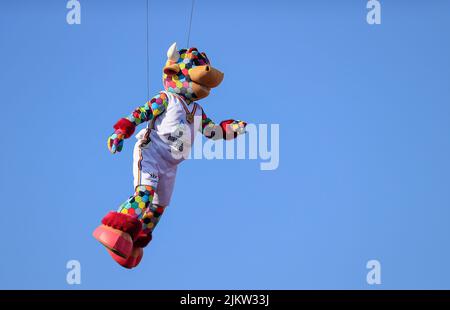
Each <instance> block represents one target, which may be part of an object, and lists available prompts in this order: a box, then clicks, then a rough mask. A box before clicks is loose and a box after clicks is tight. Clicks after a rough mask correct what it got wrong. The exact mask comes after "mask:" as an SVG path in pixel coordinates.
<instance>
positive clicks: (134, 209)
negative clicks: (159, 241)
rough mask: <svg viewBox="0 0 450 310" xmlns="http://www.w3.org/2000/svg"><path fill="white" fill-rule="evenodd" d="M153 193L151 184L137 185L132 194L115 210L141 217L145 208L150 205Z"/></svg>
mask: <svg viewBox="0 0 450 310" xmlns="http://www.w3.org/2000/svg"><path fill="white" fill-rule="evenodd" d="M154 195H155V190H154V189H153V188H152V187H151V186H146V185H140V186H137V187H136V192H135V194H134V196H131V197H130V198H128V200H127V201H125V202H124V203H122V204H121V205H120V207H119V209H118V210H117V212H119V213H123V214H128V215H131V216H134V217H137V218H138V219H142V217H143V216H144V214H145V211H146V209H147V208H148V207H149V206H150V205H151V203H152V201H153V196H154Z"/></svg>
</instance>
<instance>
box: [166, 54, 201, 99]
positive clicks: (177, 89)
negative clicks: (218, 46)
mask: <svg viewBox="0 0 450 310" xmlns="http://www.w3.org/2000/svg"><path fill="white" fill-rule="evenodd" d="M179 53H180V58H179V59H178V61H177V62H176V63H177V64H178V65H179V66H180V69H181V70H180V72H178V73H177V74H174V75H170V76H169V75H167V74H165V73H164V74H163V85H164V89H165V90H167V91H169V92H171V93H174V94H177V95H180V96H182V97H183V98H184V99H186V100H187V101H193V100H195V99H196V98H197V96H196V95H195V94H194V91H193V90H192V81H191V79H190V77H189V69H191V68H195V67H197V66H203V65H208V64H209V59H208V57H207V56H206V54H205V53H200V52H199V51H198V50H197V49H196V48H195V47H193V48H190V49H189V50H186V49H181V50H180V51H179ZM169 63H172V62H170V61H168V64H169Z"/></svg>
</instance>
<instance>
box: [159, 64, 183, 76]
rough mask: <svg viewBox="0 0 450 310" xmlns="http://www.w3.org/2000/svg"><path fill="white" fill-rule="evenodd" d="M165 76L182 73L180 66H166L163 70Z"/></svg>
mask: <svg viewBox="0 0 450 310" xmlns="http://www.w3.org/2000/svg"><path fill="white" fill-rule="evenodd" d="M163 72H164V74H167V75H169V76H170V75H175V74H177V73H178V72H180V66H179V65H178V64H172V65H169V64H168V65H166V66H165V67H164V69H163Z"/></svg>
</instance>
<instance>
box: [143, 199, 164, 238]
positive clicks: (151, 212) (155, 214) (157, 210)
mask: <svg viewBox="0 0 450 310" xmlns="http://www.w3.org/2000/svg"><path fill="white" fill-rule="evenodd" d="M163 213H164V207H156V206H154V205H150V206H149V207H148V209H147V210H146V212H145V214H144V216H143V218H142V231H143V232H144V233H146V234H151V233H152V231H153V229H155V227H156V225H157V224H158V222H159V219H160V218H161V215H162V214H163Z"/></svg>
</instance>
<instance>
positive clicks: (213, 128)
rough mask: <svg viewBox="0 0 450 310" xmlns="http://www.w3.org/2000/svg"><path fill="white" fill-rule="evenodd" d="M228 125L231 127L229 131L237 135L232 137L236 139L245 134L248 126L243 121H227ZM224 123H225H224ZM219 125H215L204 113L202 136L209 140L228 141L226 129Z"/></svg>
mask: <svg viewBox="0 0 450 310" xmlns="http://www.w3.org/2000/svg"><path fill="white" fill-rule="evenodd" d="M225 122H226V125H227V126H229V130H231V132H233V133H235V135H233V136H232V137H233V138H235V137H236V136H237V135H241V134H244V133H245V126H246V125H247V124H246V123H245V122H243V121H239V120H230V121H225ZM222 123H224V122H222ZM222 123H221V124H220V125H217V124H216V123H214V122H213V121H212V120H211V119H210V118H209V117H208V116H206V114H205V112H204V111H202V134H203V135H204V136H205V137H206V138H208V139H222V138H223V139H226V138H227V134H226V131H225V129H224V128H223V127H222V125H223V124H222Z"/></svg>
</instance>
